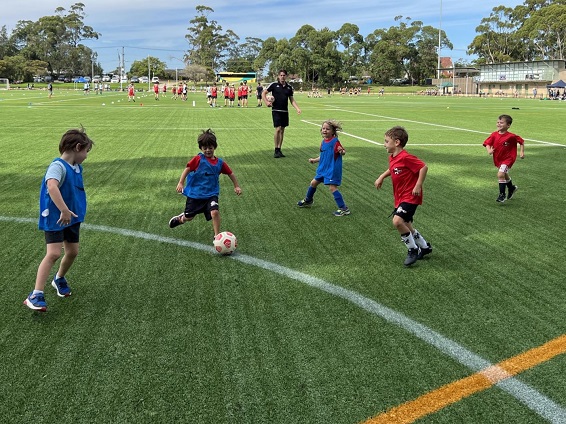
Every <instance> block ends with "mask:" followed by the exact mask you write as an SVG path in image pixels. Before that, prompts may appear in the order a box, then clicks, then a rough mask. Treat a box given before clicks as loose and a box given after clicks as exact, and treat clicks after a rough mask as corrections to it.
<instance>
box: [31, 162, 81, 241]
mask: <svg viewBox="0 0 566 424" xmlns="http://www.w3.org/2000/svg"><path fill="white" fill-rule="evenodd" d="M55 161H58V162H60V163H62V164H63V165H64V167H65V177H64V178H63V181H60V182H59V191H60V192H61V196H62V197H63V200H64V201H65V204H66V205H67V207H68V208H69V210H71V211H73V212H74V213H75V214H76V215H77V216H76V217H74V216H73V217H71V222H70V223H69V224H67V225H60V224H58V223H57V221H58V220H59V218H60V216H61V211H60V210H59V209H58V208H57V206H55V203H53V200H51V196H49V192H48V190H47V180H46V178H45V177H43V182H42V184H41V189H40V193H39V212H40V213H39V223H38V226H39V229H40V230H43V231H61V230H62V229H63V228H65V227H68V226H71V225H74V224H76V223H78V222H83V221H84V219H85V215H86V193H85V189H84V184H83V168H82V166H81V165H76V166H74V167H73V166H71V165H70V164H68V163H67V162H65V161H64V160H63V159H61V158H57V159H55Z"/></svg>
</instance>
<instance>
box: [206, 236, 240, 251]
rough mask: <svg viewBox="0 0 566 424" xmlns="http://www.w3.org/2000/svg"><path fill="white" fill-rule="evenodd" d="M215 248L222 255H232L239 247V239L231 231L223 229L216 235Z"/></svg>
mask: <svg viewBox="0 0 566 424" xmlns="http://www.w3.org/2000/svg"><path fill="white" fill-rule="evenodd" d="M212 244H213V245H214V249H216V251H217V252H218V253H220V254H221V255H231V254H232V253H234V250H236V247H238V239H237V238H236V236H235V235H234V234H232V233H231V232H230V231H222V232H221V233H218V234H217V235H216V237H214V242H213V243H212Z"/></svg>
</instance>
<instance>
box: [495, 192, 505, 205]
mask: <svg viewBox="0 0 566 424" xmlns="http://www.w3.org/2000/svg"><path fill="white" fill-rule="evenodd" d="M495 201H496V202H498V203H503V202H505V193H499V196H497V199H496V200H495Z"/></svg>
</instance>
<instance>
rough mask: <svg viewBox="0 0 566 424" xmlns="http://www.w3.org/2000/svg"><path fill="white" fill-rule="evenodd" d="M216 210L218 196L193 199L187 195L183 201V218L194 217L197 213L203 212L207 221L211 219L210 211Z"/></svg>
mask: <svg viewBox="0 0 566 424" xmlns="http://www.w3.org/2000/svg"><path fill="white" fill-rule="evenodd" d="M217 210H218V196H212V197H209V198H207V199H193V198H191V197H187V202H186V203H185V218H194V217H195V216H196V215H198V214H199V213H203V214H204V217H205V218H206V220H207V221H210V220H211V219H212V215H211V214H210V211H217Z"/></svg>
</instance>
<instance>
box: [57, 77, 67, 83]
mask: <svg viewBox="0 0 566 424" xmlns="http://www.w3.org/2000/svg"><path fill="white" fill-rule="evenodd" d="M57 81H61V82H65V75H59V77H58V78H57Z"/></svg>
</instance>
